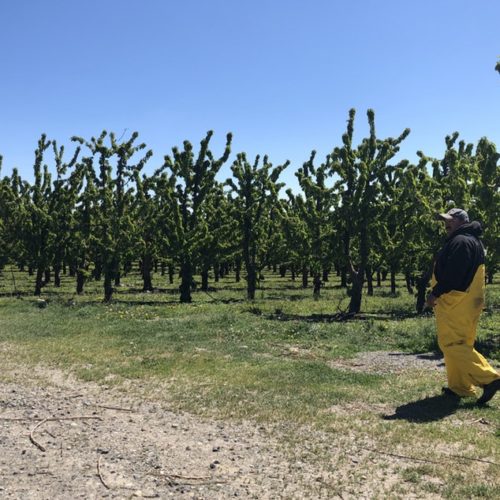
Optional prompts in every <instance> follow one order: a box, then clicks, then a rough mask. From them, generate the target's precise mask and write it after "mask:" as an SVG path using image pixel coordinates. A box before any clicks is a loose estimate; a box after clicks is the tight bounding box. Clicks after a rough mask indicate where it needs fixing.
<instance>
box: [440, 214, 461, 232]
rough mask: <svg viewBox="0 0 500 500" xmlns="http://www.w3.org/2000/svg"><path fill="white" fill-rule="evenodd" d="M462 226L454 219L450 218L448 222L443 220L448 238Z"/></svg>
mask: <svg viewBox="0 0 500 500" xmlns="http://www.w3.org/2000/svg"><path fill="white" fill-rule="evenodd" d="M462 224H463V222H462V221H461V220H460V219H456V218H455V217H452V218H451V219H450V220H445V221H444V227H445V229H446V234H447V235H448V236H450V234H452V233H454V232H455V231H456V230H457V229H458V228H459V227H460V226H461V225H462Z"/></svg>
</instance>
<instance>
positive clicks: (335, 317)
mask: <svg viewBox="0 0 500 500" xmlns="http://www.w3.org/2000/svg"><path fill="white" fill-rule="evenodd" d="M416 316H418V314H416V313H412V312H407V313H406V314H392V313H377V312H375V313H357V314H356V313H349V312H338V313H334V314H310V315H308V316H304V315H300V314H287V313H283V312H281V311H280V312H276V313H274V314H268V315H266V318H267V319H269V320H274V321H305V322H307V323H336V322H343V321H367V320H377V321H393V320H401V319H407V318H414V317H416Z"/></svg>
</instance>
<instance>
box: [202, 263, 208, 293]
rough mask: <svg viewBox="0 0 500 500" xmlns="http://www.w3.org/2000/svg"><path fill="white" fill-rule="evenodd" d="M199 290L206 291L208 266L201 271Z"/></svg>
mask: <svg viewBox="0 0 500 500" xmlns="http://www.w3.org/2000/svg"><path fill="white" fill-rule="evenodd" d="M201 290H202V291H203V292H208V268H206V267H204V268H203V270H202V271H201Z"/></svg>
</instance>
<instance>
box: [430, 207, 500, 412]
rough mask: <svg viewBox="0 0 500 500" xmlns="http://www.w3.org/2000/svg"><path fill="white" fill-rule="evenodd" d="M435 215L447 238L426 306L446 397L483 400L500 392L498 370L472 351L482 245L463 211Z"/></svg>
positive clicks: (479, 299) (478, 229)
mask: <svg viewBox="0 0 500 500" xmlns="http://www.w3.org/2000/svg"><path fill="white" fill-rule="evenodd" d="M438 218H439V219H440V220H442V221H444V223H445V228H446V233H447V235H448V236H447V238H446V241H445V244H444V246H443V248H442V249H441V250H440V252H439V253H438V256H437V258H436V262H435V264H434V274H433V277H432V278H433V279H432V291H431V293H430V294H429V295H428V297H427V305H428V306H430V307H433V308H434V312H435V315H436V323H437V335H438V344H439V348H440V349H441V351H442V352H443V355H444V362H445V365H446V373H447V377H448V387H445V388H443V392H444V393H445V394H447V395H449V396H454V397H467V396H476V389H475V387H476V386H478V387H482V388H483V394H482V395H481V397H480V398H479V399H478V401H477V402H478V404H481V405H482V404H485V403H487V402H488V401H489V400H490V399H491V398H492V397H493V396H494V395H495V393H496V392H497V391H499V390H500V374H499V373H497V372H496V371H495V370H494V369H493V368H492V366H491V365H490V364H489V363H488V361H486V359H485V358H484V357H483V356H482V355H481V354H479V352H477V351H476V350H475V349H474V341H475V339H476V328H477V324H478V322H479V316H480V315H481V311H482V309H483V307H484V273H485V269H484V247H483V245H482V243H481V241H480V240H479V236H480V235H481V233H482V228H481V224H480V223H479V222H475V221H474V222H469V216H468V214H467V212H466V211H465V210H462V209H460V208H452V209H451V210H449V211H448V212H447V213H445V214H439V215H438Z"/></svg>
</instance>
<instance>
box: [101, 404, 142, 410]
mask: <svg viewBox="0 0 500 500" xmlns="http://www.w3.org/2000/svg"><path fill="white" fill-rule="evenodd" d="M95 406H97V407H98V408H104V409H106V410H117V411H134V410H133V409H132V408H121V407H120V406H106V405H95Z"/></svg>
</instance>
